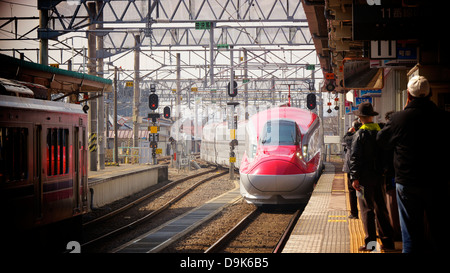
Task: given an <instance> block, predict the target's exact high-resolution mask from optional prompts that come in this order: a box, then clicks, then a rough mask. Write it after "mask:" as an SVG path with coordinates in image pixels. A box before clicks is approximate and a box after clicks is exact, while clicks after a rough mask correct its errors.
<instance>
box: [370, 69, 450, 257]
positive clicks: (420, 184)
mask: <svg viewBox="0 0 450 273" xmlns="http://www.w3.org/2000/svg"><path fill="white" fill-rule="evenodd" d="M430 97H431V89H430V84H429V82H428V80H427V79H426V78H425V77H423V76H414V77H412V78H411V79H410V80H409V82H408V100H407V103H406V105H405V108H404V110H403V111H400V112H396V113H394V114H393V115H392V116H391V120H390V121H389V122H388V123H387V124H386V126H385V127H384V128H383V130H381V131H380V132H379V133H378V135H377V143H378V144H379V145H380V146H381V147H383V148H384V149H386V150H388V149H394V169H395V182H396V191H397V202H398V209H399V218H400V228H401V233H402V241H403V252H404V253H411V252H427V251H445V250H446V249H447V248H448V242H449V241H448V237H449V235H448V230H446V229H447V228H446V226H447V225H446V223H445V220H446V218H447V215H448V204H447V202H448V183H449V178H448V177H449V176H448V175H445V174H446V173H445V172H446V171H448V168H449V166H450V164H449V160H448V158H449V149H448V146H449V145H448V144H447V142H448V141H447V140H446V139H445V138H446V136H447V134H446V133H445V130H447V131H448V128H449V120H450V119H449V116H448V112H445V111H443V110H440V109H439V108H438V107H437V106H436V105H435V104H434V103H433V102H432V101H431V100H430ZM424 214H425V215H426V217H424ZM425 219H426V220H425ZM425 224H426V225H427V226H428V232H425V230H426V228H425ZM425 233H427V235H426V236H425Z"/></svg>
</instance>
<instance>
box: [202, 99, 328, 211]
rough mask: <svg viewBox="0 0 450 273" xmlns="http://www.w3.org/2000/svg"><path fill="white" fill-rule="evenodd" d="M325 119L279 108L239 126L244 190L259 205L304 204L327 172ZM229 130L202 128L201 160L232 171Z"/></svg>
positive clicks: (214, 125)
mask: <svg viewBox="0 0 450 273" xmlns="http://www.w3.org/2000/svg"><path fill="white" fill-rule="evenodd" d="M319 128H320V120H319V118H318V116H317V115H316V114H314V113H312V112H310V111H307V110H302V109H299V108H294V107H275V108H270V109H268V110H264V111H261V112H259V113H256V114H254V115H253V116H251V117H250V119H249V120H248V121H247V122H240V123H238V128H237V130H236V139H237V140H238V146H236V147H235V150H234V152H235V154H236V162H240V164H237V165H236V167H238V168H239V173H240V191H241V194H242V196H243V197H244V198H245V199H246V200H247V202H250V203H254V204H256V205H263V204H289V203H304V202H307V200H308V199H309V197H310V195H311V193H312V191H313V188H314V183H315V181H317V178H318V176H319V175H320V170H321V167H322V160H321V147H322V142H323V137H322V135H321V134H320V130H319ZM230 141H231V139H230V130H229V129H228V127H227V123H226V122H224V123H212V124H207V125H206V126H205V127H204V128H203V135H202V144H201V145H202V146H201V150H200V156H201V158H202V159H204V160H206V161H208V162H212V163H215V164H219V165H222V166H229V164H230V163H229V159H230Z"/></svg>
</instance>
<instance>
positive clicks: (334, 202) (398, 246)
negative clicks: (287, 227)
mask: <svg viewBox="0 0 450 273" xmlns="http://www.w3.org/2000/svg"><path fill="white" fill-rule="evenodd" d="M324 164H325V169H324V171H323V173H322V175H321V176H320V178H319V181H318V182H317V184H316V187H315V188H314V192H313V194H312V195H311V198H310V200H309V202H308V204H307V206H306V207H305V210H304V211H303V213H302V215H301V217H300V218H299V220H298V221H297V224H296V225H295V227H294V229H293V230H292V233H291V235H290V237H289V240H288V242H287V243H286V245H285V247H284V249H283V253H376V252H383V251H380V245H381V241H380V240H379V239H378V244H374V245H375V247H376V250H374V251H372V252H367V251H365V252H360V251H358V248H359V247H360V246H362V245H364V237H365V235H364V228H363V225H362V222H361V216H359V219H349V218H348V216H349V215H350V203H349V197H348V189H347V186H346V185H347V175H346V174H345V173H343V172H342V171H341V170H342V162H341V161H339V160H338V161H336V160H335V161H334V162H325V163H324ZM358 206H359V205H358ZM401 251H402V243H401V242H395V251H390V252H389V253H401Z"/></svg>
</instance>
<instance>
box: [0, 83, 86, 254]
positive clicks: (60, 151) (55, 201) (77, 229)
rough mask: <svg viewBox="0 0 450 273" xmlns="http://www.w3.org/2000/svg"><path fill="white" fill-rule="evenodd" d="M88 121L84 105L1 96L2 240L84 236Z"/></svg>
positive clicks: (45, 239) (42, 239) (0, 200)
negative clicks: (82, 228)
mask: <svg viewBox="0 0 450 273" xmlns="http://www.w3.org/2000/svg"><path fill="white" fill-rule="evenodd" d="M2 93H3V94H7V92H2ZM30 96H32V94H31V95H30ZM87 122H88V121H87V115H86V114H85V113H84V112H83V111H82V109H81V106H80V105H76V104H67V103H61V102H54V101H46V100H38V99H34V98H27V97H18V96H9V95H0V211H1V215H2V218H3V219H4V221H3V223H2V230H6V231H8V233H2V235H1V236H2V241H3V242H4V241H8V239H10V240H12V242H11V241H10V242H9V243H12V244H13V245H14V246H17V245H18V244H17V243H15V241H16V240H17V241H19V240H20V239H22V240H24V241H26V240H31V239H35V240H36V242H37V241H39V240H40V241H41V242H42V241H47V240H48V241H49V242H51V241H52V240H51V239H52V238H49V237H56V236H59V235H60V236H66V235H67V236H69V237H70V236H75V237H79V236H80V235H81V215H82V214H84V213H85V212H87V210H88V199H87V189H88V187H87V145H86V144H87V142H86V130H87V128H86V125H87ZM47 227H48V230H47V231H45V230H46V228H47ZM49 230H50V231H49ZM12 233H14V234H16V235H17V237H14V236H11V234H12ZM36 235H38V236H44V237H45V238H41V239H39V238H36ZM8 237H10V238H8ZM75 237H71V238H74V239H72V240H75ZM26 242H27V244H33V242H30V241H26ZM44 243H47V242H44ZM48 244H50V243H48ZM17 247H18V246H17ZM48 247H49V249H50V246H48ZM40 249H41V248H40Z"/></svg>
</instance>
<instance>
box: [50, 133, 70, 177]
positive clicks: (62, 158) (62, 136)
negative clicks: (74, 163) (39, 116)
mask: <svg viewBox="0 0 450 273" xmlns="http://www.w3.org/2000/svg"><path fill="white" fill-rule="evenodd" d="M67 173H69V129H60V128H49V129H47V176H53V175H61V174H67Z"/></svg>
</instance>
